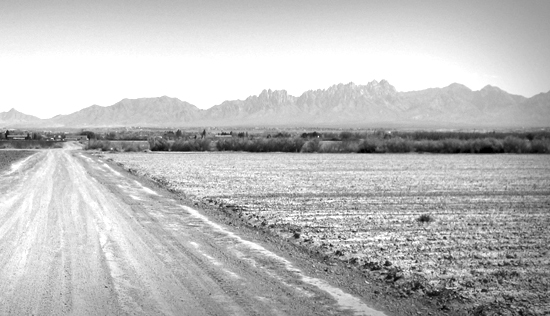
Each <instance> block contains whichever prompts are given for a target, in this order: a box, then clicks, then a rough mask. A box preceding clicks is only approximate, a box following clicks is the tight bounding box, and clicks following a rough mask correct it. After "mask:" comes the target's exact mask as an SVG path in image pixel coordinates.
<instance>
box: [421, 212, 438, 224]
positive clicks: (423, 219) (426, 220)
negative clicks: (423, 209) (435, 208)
mask: <svg viewBox="0 0 550 316" xmlns="http://www.w3.org/2000/svg"><path fill="white" fill-rule="evenodd" d="M416 221H417V222H419V223H431V222H433V221H435V218H433V217H432V216H431V215H429V214H422V215H420V216H419V217H417V218H416Z"/></svg>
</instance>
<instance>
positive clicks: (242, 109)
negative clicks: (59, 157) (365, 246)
mask: <svg viewBox="0 0 550 316" xmlns="http://www.w3.org/2000/svg"><path fill="white" fill-rule="evenodd" d="M0 126H2V127H28V128H46V127H49V128H56V127H57V128H100V127H130V126H135V127H137V126H141V127H174V128H185V127H210V126H217V127H232V126H234V127H237V126H239V127H253V126H258V127H341V128H346V127H348V128H351V127H354V128H370V127H403V128H407V127H412V128H518V127H525V128H532V127H550V91H549V92H546V93H540V94H538V95H535V96H533V97H531V98H526V97H523V96H519V95H513V94H510V93H507V92H506V91H503V90H501V89H499V88H497V87H493V86H490V85H488V86H486V87H484V88H483V89H481V90H479V91H472V90H471V89H469V88H468V87H466V86H464V85H461V84H458V83H453V84H451V85H449V86H447V87H444V88H430V89H426V90H421V91H411V92H398V91H397V90H396V89H395V87H393V86H392V85H391V84H390V83H389V82H387V81H386V80H382V81H380V82H378V81H376V80H374V81H372V82H370V83H368V84H367V85H356V84H354V83H349V84H337V85H333V86H331V87H329V88H327V89H319V90H309V91H306V92H304V93H303V94H302V95H300V96H299V97H295V96H292V95H289V94H288V93H287V92H286V91H285V90H276V91H272V90H263V91H262V92H261V93H260V94H259V95H256V96H250V97H248V98H246V99H245V100H234V101H225V102H223V103H221V104H219V105H215V106H213V107H211V108H209V109H207V110H202V109H199V108H197V107H196V106H194V105H192V104H190V103H187V102H184V101H181V100H179V99H176V98H170V97H167V96H163V97H158V98H141V99H123V100H121V101H120V102H117V103H115V104H113V105H111V106H106V107H102V106H98V105H92V106H90V107H87V108H84V109H82V110H80V111H78V112H75V113H72V114H68V115H58V116H55V117H53V118H50V119H39V118H37V117H34V116H30V115H25V114H22V113H20V112H17V111H16V110H14V109H12V110H10V111H9V112H3V113H0Z"/></svg>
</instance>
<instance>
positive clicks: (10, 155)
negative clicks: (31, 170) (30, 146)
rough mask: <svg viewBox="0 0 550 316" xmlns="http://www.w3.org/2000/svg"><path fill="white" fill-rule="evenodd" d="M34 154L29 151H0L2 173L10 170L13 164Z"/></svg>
mask: <svg viewBox="0 0 550 316" xmlns="http://www.w3.org/2000/svg"><path fill="white" fill-rule="evenodd" d="M34 153H35V152H34V151H27V150H0V171H3V170H5V169H7V168H9V167H10V166H11V164H12V163H14V162H16V161H18V160H21V159H24V158H27V157H28V156H30V155H32V154H34Z"/></svg>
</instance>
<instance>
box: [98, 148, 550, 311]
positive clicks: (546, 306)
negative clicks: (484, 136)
mask: <svg viewBox="0 0 550 316" xmlns="http://www.w3.org/2000/svg"><path fill="white" fill-rule="evenodd" d="M502 141H504V139H503V140H502ZM109 157H110V158H112V159H114V160H115V161H116V162H118V163H122V164H123V165H124V166H125V167H126V168H128V169H130V170H132V171H133V172H135V173H137V174H140V175H143V176H147V177H149V178H151V179H153V180H155V181H157V182H158V183H159V184H162V185H164V186H167V187H168V188H169V189H171V190H174V191H177V192H181V193H183V194H185V196H187V197H188V198H190V199H192V200H195V203H197V204H198V205H201V204H203V205H210V206H211V207H216V208H218V209H219V210H220V211H223V212H226V213H229V214H233V216H239V217H240V218H242V219H243V220H244V221H246V222H247V223H248V224H249V225H251V226H255V227H256V228H258V229H261V230H265V231H266V232H270V233H274V234H277V235H279V236H281V237H283V238H288V240H292V242H295V243H298V244H300V245H302V246H303V247H305V248H307V249H310V250H311V251H313V252H317V253H319V254H321V255H325V256H329V257H331V258H338V260H341V262H343V263H345V264H347V265H349V266H350V268H352V269H358V270H360V271H362V272H363V273H364V275H365V276H366V277H367V278H368V279H370V280H373V281H374V282H382V283H386V284H388V285H389V286H392V287H394V288H396V289H397V290H398V291H399V293H401V295H403V296H412V297H415V296H419V297H420V296H421V297H430V298H432V299H434V300H437V301H440V302H444V304H445V305H443V307H445V308H451V309H452V308H455V307H456V306H462V307H463V308H464V306H467V308H468V310H469V313H470V314H478V315H485V313H486V312H487V311H491V312H493V313H501V314H503V315H507V314H517V315H547V314H548V313H550V299H549V298H548V295H547V293H548V291H549V290H550V288H549V286H550V234H549V233H548V229H547V228H548V226H549V225H550V214H549V213H548V205H549V203H550V199H549V197H550V191H549V190H548V188H550V173H549V172H550V164H549V161H548V159H546V157H545V156H537V155H491V156H481V155H462V154H458V155H445V156H435V155H414V156H411V155H394V154H392V155H383V156H381V155H339V154H330V155H329V154H319V155H300V154H284V153H282V154H277V155H265V154H247V153H215V154H208V155H202V154H197V155H163V154H161V153H141V154H117V155H112V156H109ZM442 304H443V303H442Z"/></svg>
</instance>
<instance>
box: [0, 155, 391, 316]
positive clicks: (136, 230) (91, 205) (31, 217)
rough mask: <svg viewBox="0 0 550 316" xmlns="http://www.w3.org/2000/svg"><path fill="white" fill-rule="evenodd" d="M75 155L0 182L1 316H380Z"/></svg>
mask: <svg viewBox="0 0 550 316" xmlns="http://www.w3.org/2000/svg"><path fill="white" fill-rule="evenodd" d="M168 193H169V192H162V190H158V189H155V190H153V189H151V188H150V187H149V186H148V185H144V184H142V182H140V181H137V180H136V178H135V177H133V176H131V175H129V174H126V173H124V172H119V171H117V170H115V169H113V168H112V167H111V166H109V165H108V164H106V163H105V162H103V161H101V160H99V159H97V158H95V157H89V156H87V155H86V154H84V153H82V152H81V151H78V150H69V149H59V150H44V151H38V152H37V153H36V154H34V155H32V156H30V157H29V158H27V159H25V160H23V161H20V162H18V163H16V164H14V165H13V166H12V167H11V169H8V170H6V171H3V172H2V173H0V314H1V315H384V314H383V313H381V312H378V311H376V310H374V309H371V308H369V306H367V305H366V304H365V303H364V302H363V301H362V300H361V299H359V298H357V297H354V296H352V295H349V294H347V293H345V292H344V291H342V290H341V289H339V288H337V287H333V286H331V285H329V284H328V283H327V282H326V281H323V280H321V279H318V278H313V277H308V276H307V275H306V274H305V273H304V272H302V271H301V270H300V269H298V268H296V267H295V266H294V265H293V263H292V262H290V261H288V260H287V259H285V258H283V257H281V256H279V255H277V254H275V253H273V252H271V251H268V250H267V249H266V248H265V247H263V246H261V245H260V244H257V243H254V242H251V241H247V240H246V239H244V238H242V237H240V236H239V235H238V232H237V233H236V232H233V231H230V230H228V229H227V228H225V227H224V226H221V225H219V224H217V223H215V222H213V221H211V220H210V219H209V218H208V217H206V216H204V215H203V214H202V213H201V212H199V211H198V210H195V209H193V208H191V207H188V206H186V205H183V204H182V203H181V202H178V201H177V200H176V199H174V198H173V197H172V196H170V195H169V194H168Z"/></svg>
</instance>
